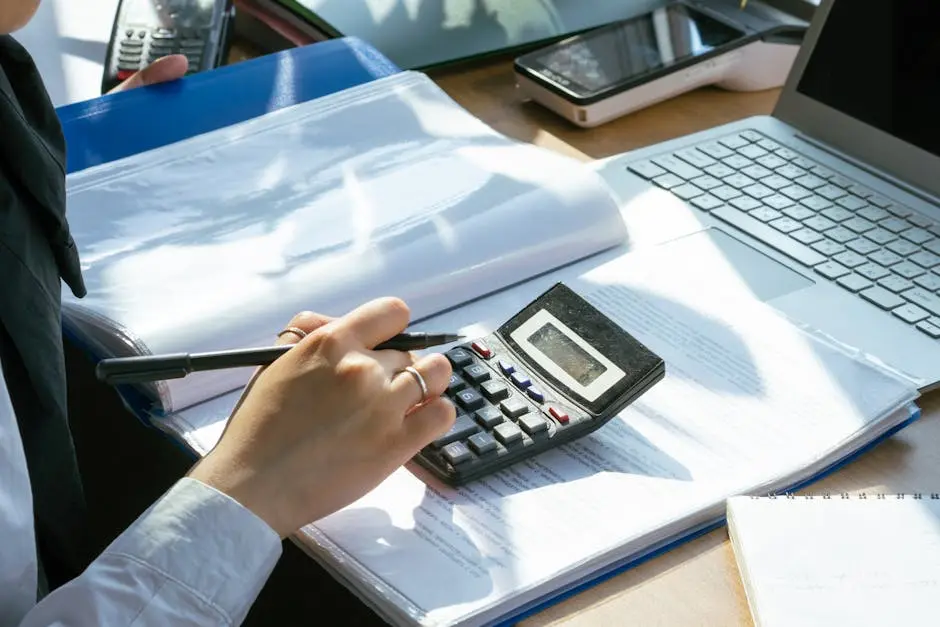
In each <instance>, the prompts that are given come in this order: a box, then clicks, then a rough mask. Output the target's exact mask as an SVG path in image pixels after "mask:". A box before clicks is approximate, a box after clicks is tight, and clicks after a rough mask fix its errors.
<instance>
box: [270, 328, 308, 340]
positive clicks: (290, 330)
mask: <svg viewBox="0 0 940 627" xmlns="http://www.w3.org/2000/svg"><path fill="white" fill-rule="evenodd" d="M287 333H293V334H294V335H296V336H297V337H299V338H300V339H304V338H305V337H307V332H306V331H304V330H303V329H300V328H298V327H287V328H286V329H284V330H283V331H281V332H280V333H278V334H277V336H278V337H281V336H282V335H285V334H287Z"/></svg>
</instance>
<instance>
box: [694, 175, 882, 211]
mask: <svg viewBox="0 0 940 627" xmlns="http://www.w3.org/2000/svg"><path fill="white" fill-rule="evenodd" d="M692 185H695V186H696V187H699V188H701V189H704V190H709V189H715V188H716V187H721V185H722V183H721V181H719V180H718V179H716V178H715V177H714V176H709V175H707V174H706V175H705V176H700V177H698V178H695V179H692ZM879 219H880V218H879Z"/></svg>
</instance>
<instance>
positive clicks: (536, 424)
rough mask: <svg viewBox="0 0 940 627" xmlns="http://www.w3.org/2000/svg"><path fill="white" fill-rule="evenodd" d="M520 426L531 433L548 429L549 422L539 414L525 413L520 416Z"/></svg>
mask: <svg viewBox="0 0 940 627" xmlns="http://www.w3.org/2000/svg"><path fill="white" fill-rule="evenodd" d="M519 426H520V427H522V430H523V431H525V432H526V433H528V434H529V435H535V434H537V433H541V432H542V431H547V430H548V423H547V422H545V419H544V418H542V417H541V416H539V415H538V414H525V415H524V416H520V417H519Z"/></svg>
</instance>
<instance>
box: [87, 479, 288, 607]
mask: <svg viewBox="0 0 940 627" xmlns="http://www.w3.org/2000/svg"><path fill="white" fill-rule="evenodd" d="M108 554H111V555H121V556H124V557H128V558H130V559H133V560H136V561H138V562H142V563H144V564H146V565H148V566H149V567H151V568H153V569H155V570H157V571H160V572H161V573H163V574H164V575H165V576H166V577H168V578H171V579H173V580H174V581H176V582H177V583H178V584H180V585H182V586H184V587H186V588H188V589H189V590H190V591H192V593H193V594H195V595H197V596H198V597H200V598H201V599H202V600H203V601H205V602H206V603H208V604H210V605H213V606H215V607H216V609H218V610H219V611H221V612H223V613H224V614H226V615H228V616H229V617H231V618H232V619H233V622H235V623H238V622H240V621H241V620H242V619H243V618H244V616H245V615H246V614H247V613H248V609H249V608H250V607H251V604H252V603H253V602H254V600H255V598H256V597H257V596H258V593H259V592H260V591H261V588H262V587H263V586H264V583H265V581H266V580H267V578H268V576H269V575H270V574H271V571H272V570H273V569H274V566H275V564H276V563H277V560H278V558H279V557H280V555H281V539H280V537H279V536H278V535H277V533H275V531H274V530H273V529H272V528H271V527H270V526H269V525H268V524H267V523H265V522H264V521H263V520H261V519H260V518H258V517H257V516H256V515H255V514H254V513H253V512H251V511H250V510H248V509H246V508H245V507H243V506H242V505H241V504H240V503H238V502H237V501H235V500H234V499H233V498H231V497H229V496H228V495H226V494H223V493H221V492H219V491H218V490H215V489H214V488H211V487H209V486H208V485H206V484H204V483H202V482H200V481H197V480H196V479H191V478H188V477H187V478H184V479H181V480H180V481H179V482H178V483H176V485H174V486H173V487H172V488H171V489H170V490H169V491H168V492H167V493H166V494H165V495H164V496H163V497H162V498H161V499H160V500H159V501H157V502H156V503H154V505H152V506H151V507H150V509H148V510H147V512H146V513H144V514H143V515H142V516H141V517H140V518H138V519H137V521H136V522H135V523H134V524H133V525H131V526H130V527H129V528H128V529H127V530H126V531H125V532H124V533H123V534H121V536H120V537H119V538H118V539H117V540H115V541H114V542H113V543H112V544H111V546H109V547H108V548H107V550H106V551H105V552H104V555H108Z"/></svg>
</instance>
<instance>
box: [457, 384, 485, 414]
mask: <svg viewBox="0 0 940 627" xmlns="http://www.w3.org/2000/svg"><path fill="white" fill-rule="evenodd" d="M485 402H486V401H484V400H483V397H482V396H480V393H479V392H477V391H476V390H474V389H473V388H467V389H465V390H460V391H459V392H457V404H458V405H460V406H461V407H463V408H464V409H466V410H467V411H474V410H476V409H480V408H481V407H483V404H484V403H485Z"/></svg>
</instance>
